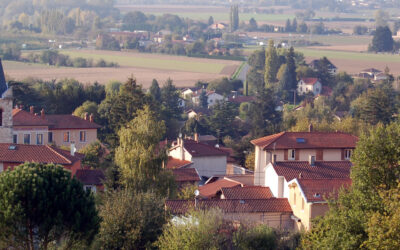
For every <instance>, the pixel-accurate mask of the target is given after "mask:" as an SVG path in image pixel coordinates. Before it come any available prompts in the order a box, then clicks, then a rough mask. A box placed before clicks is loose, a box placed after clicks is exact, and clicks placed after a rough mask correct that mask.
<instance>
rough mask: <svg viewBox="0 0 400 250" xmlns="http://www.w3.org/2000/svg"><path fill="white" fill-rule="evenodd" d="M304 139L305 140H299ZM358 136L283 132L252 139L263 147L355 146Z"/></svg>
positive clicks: (253, 142)
mask: <svg viewBox="0 0 400 250" xmlns="http://www.w3.org/2000/svg"><path fill="white" fill-rule="evenodd" d="M299 139H304V140H303V141H304V142H300V141H298V140H299ZM357 141H358V137H356V136H354V135H350V134H347V133H342V132H281V133H278V134H274V135H269V136H265V137H262V138H258V139H255V140H252V141H251V143H252V144H253V145H256V146H260V147H262V148H263V149H297V148H312V149H315V148H355V147H356V144H357Z"/></svg>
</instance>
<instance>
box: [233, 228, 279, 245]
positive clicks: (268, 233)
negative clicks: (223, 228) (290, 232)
mask: <svg viewBox="0 0 400 250" xmlns="http://www.w3.org/2000/svg"><path fill="white" fill-rule="evenodd" d="M233 242H234V245H235V246H236V247H237V248H238V249H246V250H256V249H277V248H278V234H277V233H276V232H275V230H274V229H272V228H270V227H269V226H267V225H263V224H261V225H258V226H253V227H250V228H248V227H246V226H241V227H240V228H239V230H238V231H237V232H235V234H234V236H233Z"/></svg>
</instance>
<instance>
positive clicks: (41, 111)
mask: <svg viewBox="0 0 400 250" xmlns="http://www.w3.org/2000/svg"><path fill="white" fill-rule="evenodd" d="M40 117H41V118H43V119H44V109H42V110H40Z"/></svg>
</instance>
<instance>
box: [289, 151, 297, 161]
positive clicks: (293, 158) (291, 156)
mask: <svg viewBox="0 0 400 250" xmlns="http://www.w3.org/2000/svg"><path fill="white" fill-rule="evenodd" d="M295 159H296V150H295V149H289V150H288V160H291V161H294V160H295Z"/></svg>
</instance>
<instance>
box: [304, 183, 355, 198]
mask: <svg viewBox="0 0 400 250" xmlns="http://www.w3.org/2000/svg"><path fill="white" fill-rule="evenodd" d="M297 181H298V183H299V185H300V187H301V190H302V191H303V193H304V195H305V196H306V197H305V198H306V200H307V202H323V201H325V200H326V199H327V198H330V197H332V198H335V199H336V198H337V196H338V191H339V190H340V188H342V187H343V188H347V187H349V186H350V185H351V179H350V178H347V179H303V178H302V179H297Z"/></svg>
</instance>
